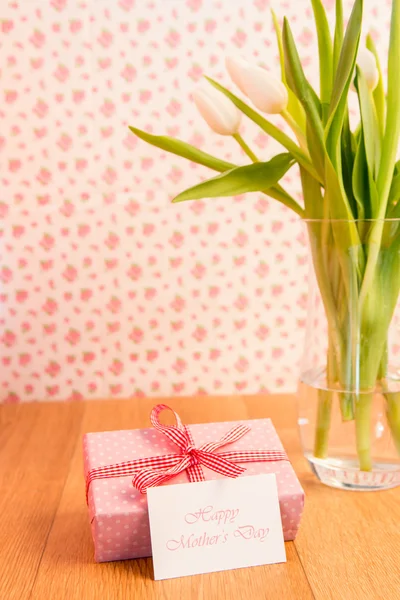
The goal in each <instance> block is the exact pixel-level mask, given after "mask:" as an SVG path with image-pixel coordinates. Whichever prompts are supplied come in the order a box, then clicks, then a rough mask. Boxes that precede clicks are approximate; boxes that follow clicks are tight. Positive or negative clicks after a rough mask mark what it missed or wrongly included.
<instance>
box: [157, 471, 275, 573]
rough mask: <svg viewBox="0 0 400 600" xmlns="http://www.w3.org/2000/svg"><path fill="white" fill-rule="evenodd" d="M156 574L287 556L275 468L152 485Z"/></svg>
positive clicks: (220, 568)
mask: <svg viewBox="0 0 400 600" xmlns="http://www.w3.org/2000/svg"><path fill="white" fill-rule="evenodd" d="M147 495H148V506H149V518H150V532H151V544H152V551H153V564H154V578H155V579H169V578H172V577H181V576H184V575H195V574H198V573H211V572H214V571H225V570H228V569H238V568H240V567H252V566H257V565H266V564H272V563H279V562H286V553H285V545H284V540H283V533H282V522H281V514H280V509H279V500H278V491H277V487H276V478H275V475H274V474H264V475H255V476H251V477H240V478H238V479H228V478H224V479H217V480H213V481H204V482H200V483H188V484H180V485H169V486H161V487H154V488H150V489H149V490H148V492H147Z"/></svg>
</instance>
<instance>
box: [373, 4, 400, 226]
mask: <svg viewBox="0 0 400 600" xmlns="http://www.w3.org/2000/svg"><path fill="white" fill-rule="evenodd" d="M399 65H400V0H393V3H392V18H391V26H390V42H389V59H388V92H387V117H386V128H385V135H384V138H383V144H382V158H381V161H380V168H379V174H378V179H377V188H378V195H379V199H380V213H379V217H380V218H383V217H384V216H385V214H386V207H387V201H388V198H389V192H390V187H391V183H392V177H393V171H394V167H395V162H396V154H397V149H398V145H399V137H400V110H399V107H400V85H399V79H398V73H399Z"/></svg>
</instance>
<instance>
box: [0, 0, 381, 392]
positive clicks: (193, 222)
mask: <svg viewBox="0 0 400 600" xmlns="http://www.w3.org/2000/svg"><path fill="white" fill-rule="evenodd" d="M272 4H273V5H274V8H275V10H276V11H277V13H278V14H279V15H280V16H283V14H286V15H287V16H288V17H289V18H290V20H291V22H292V24H293V28H294V32H295V34H296V38H297V41H298V44H299V48H300V51H301V54H302V58H303V60H304V63H305V65H306V67H305V68H306V70H307V73H308V74H310V75H311V77H312V78H313V80H314V81H315V80H316V79H317V73H318V69H317V58H316V52H315V48H316V39H315V31H314V27H313V24H312V16H311V11H310V3H309V1H308V0H297V1H296V2H294V1H293V2H290V1H289V0H275V2H270V0H249V1H248V2H236V1H232V0H114V1H113V2H109V1H108V0H25V1H23V0H5V1H4V2H3V6H2V11H1V12H2V14H1V17H0V78H1V84H2V85H1V90H0V96H1V100H2V101H1V104H0V124H1V127H0V180H1V191H0V236H1V241H0V248H1V260H0V303H1V311H0V348H1V350H0V354H1V366H2V368H1V374H0V401H2V402H10V403H13V402H21V401H29V400H45V399H49V400H59V399H70V400H81V399H82V398H94V397H105V396H121V397H122V396H124V397H141V396H144V395H150V396H151V395H153V396H161V395H171V394H182V395H191V394H209V393H221V394H222V393H223V394H232V393H255V392H262V391H267V390H269V391H283V390H285V391H286V390H292V389H293V388H294V386H295V384H296V379H297V376H298V362H299V358H300V355H301V350H302V338H303V329H304V323H305V320H304V319H305V295H306V287H305V277H306V266H305V262H306V261H305V256H306V250H305V248H304V232H302V229H301V226H300V225H299V223H297V222H296V220H295V219H294V218H293V217H292V215H291V213H289V212H287V211H286V209H285V208H283V207H281V206H280V205H278V204H277V203H276V202H275V201H273V200H271V199H268V198H267V197H265V196H257V195H253V196H251V197H247V198H245V197H244V196H238V197H235V198H233V199H228V198H226V199H220V200H211V201H204V202H203V201H201V202H196V203H188V204H183V205H180V206H175V205H171V204H170V202H169V200H170V198H171V197H172V196H173V195H174V194H176V193H177V192H178V191H180V190H182V189H184V188H185V187H187V186H190V185H192V184H194V183H195V182H197V181H200V180H201V179H202V178H203V177H206V176H207V175H209V172H208V171H207V169H205V168H202V167H199V166H196V165H191V164H189V163H186V162H185V161H184V160H181V159H178V158H177V157H172V156H169V155H167V154H166V153H164V152H161V151H159V150H156V149H154V148H151V147H150V146H147V145H145V144H144V143H143V142H140V141H138V140H137V139H136V138H135V137H134V136H133V135H132V134H130V133H129V131H128V129H127V126H128V125H129V124H135V125H137V126H138V127H141V128H143V129H146V130H148V131H153V132H157V133H166V134H168V135H173V136H177V137H180V138H182V139H185V140H187V141H189V142H190V143H193V144H195V145H197V146H199V147H201V148H202V149H204V150H206V151H209V152H212V153H215V154H216V155H218V156H220V157H221V158H224V159H226V160H231V161H234V162H237V163H238V164H241V163H242V164H244V163H245V162H246V157H244V156H243V155H242V153H241V150H240V149H239V148H238V147H236V146H235V145H234V142H233V141H232V140H227V139H222V138H219V137H217V136H215V135H214V134H212V133H211V132H210V131H209V130H208V129H207V126H206V125H205V124H204V123H203V122H202V121H201V119H200V117H199V116H198V115H197V113H196V111H195V108H194V106H193V103H192V102H191V101H190V100H191V90H192V88H193V86H194V85H195V84H196V82H198V81H199V79H200V78H201V76H202V74H203V70H204V71H206V72H207V73H209V74H210V75H211V76H213V77H215V78H217V79H218V80H220V81H222V82H224V83H225V84H227V85H229V81H228V79H227V77H226V75H225V68H224V64H223V57H224V55H225V54H229V53H231V54H232V53H234V54H235V53H236V54H237V53H239V54H241V55H243V56H244V57H245V58H247V59H249V60H252V61H255V62H258V63H260V64H264V65H265V66H266V67H267V68H268V69H271V70H273V71H277V70H278V68H279V67H278V55H277V49H276V45H275V40H274V35H273V30H272V25H271V19H270V14H269V9H270V6H271V5H272ZM325 4H326V6H327V8H328V10H329V14H330V15H331V16H332V17H333V10H334V2H333V1H332V0H325ZM345 4H346V7H347V9H348V8H349V7H350V6H351V4H352V0H347V1H346V2H345ZM389 4H390V2H389V0H386V2H379V1H378V0H371V1H370V2H369V3H368V7H367V11H368V14H367V25H369V26H370V28H371V29H372V31H373V34H374V36H375V39H376V41H377V43H378V45H379V47H380V50H381V51H382V52H385V51H386V48H387V37H388V36H387V35H386V33H385V28H387V25H388V23H387V21H388V18H389V11H388V8H387V5H389ZM277 122H279V120H278V121H277ZM280 126H282V127H284V125H283V124H282V123H280ZM242 129H243V135H244V137H245V138H246V140H247V141H248V142H249V143H251V144H252V145H253V147H254V149H255V150H256V151H257V153H258V154H259V155H260V156H261V157H264V158H269V157H270V156H272V155H273V154H274V153H275V152H276V151H277V150H278V147H277V145H276V144H274V143H273V141H272V140H271V139H268V137H267V136H265V135H263V134H262V133H260V132H259V131H258V130H256V129H255V128H253V127H251V124H249V123H248V122H244V123H243V127H242ZM285 185H286V186H287V188H288V189H289V190H290V191H291V192H292V193H293V194H294V195H296V196H297V197H299V196H300V185H299V181H298V177H297V175H296V174H294V173H293V172H291V173H290V174H289V175H288V176H287V177H286V181H285Z"/></svg>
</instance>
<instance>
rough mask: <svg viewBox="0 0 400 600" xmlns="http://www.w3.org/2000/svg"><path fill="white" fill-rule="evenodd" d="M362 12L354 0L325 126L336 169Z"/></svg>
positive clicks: (328, 150) (358, 1)
mask: <svg viewBox="0 0 400 600" xmlns="http://www.w3.org/2000/svg"><path fill="white" fill-rule="evenodd" d="M362 13H363V0H356V1H355V3H354V6H353V10H352V12H351V15H350V19H349V22H348V25H347V28H346V33H345V36H344V40H343V44H342V50H341V53H340V57H339V63H338V68H337V71H336V76H335V82H334V86H333V90H332V99H331V104H330V108H329V119H328V122H327V124H326V127H325V140H326V148H327V152H328V154H329V157H330V159H331V161H332V164H333V166H334V168H335V169H336V170H339V169H340V138H341V134H342V128H343V122H344V118H345V115H346V112H347V97H348V93H349V89H350V83H351V80H352V77H353V74H354V69H355V64H356V59H357V53H358V46H359V43H360V35H361V25H362Z"/></svg>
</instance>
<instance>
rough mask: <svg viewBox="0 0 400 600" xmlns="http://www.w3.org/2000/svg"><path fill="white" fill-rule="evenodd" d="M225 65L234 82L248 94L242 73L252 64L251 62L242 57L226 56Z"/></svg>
mask: <svg viewBox="0 0 400 600" xmlns="http://www.w3.org/2000/svg"><path fill="white" fill-rule="evenodd" d="M225 66H226V69H227V71H228V73H229V77H230V78H231V79H232V81H233V83H234V84H235V85H237V87H238V88H239V90H240V91H241V92H243V94H246V90H245V89H244V85H243V83H242V73H243V71H244V70H245V69H247V68H248V67H250V66H251V65H250V63H249V62H247V60H244V59H243V58H240V57H234V56H227V57H226V58H225Z"/></svg>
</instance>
